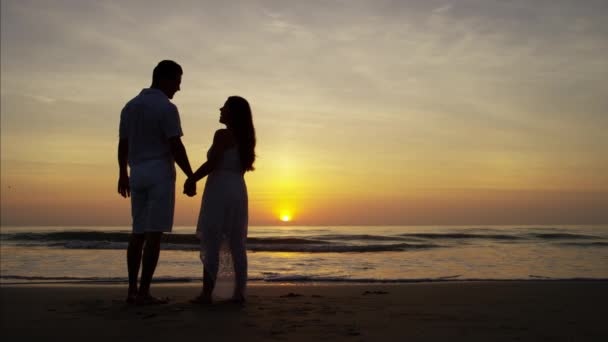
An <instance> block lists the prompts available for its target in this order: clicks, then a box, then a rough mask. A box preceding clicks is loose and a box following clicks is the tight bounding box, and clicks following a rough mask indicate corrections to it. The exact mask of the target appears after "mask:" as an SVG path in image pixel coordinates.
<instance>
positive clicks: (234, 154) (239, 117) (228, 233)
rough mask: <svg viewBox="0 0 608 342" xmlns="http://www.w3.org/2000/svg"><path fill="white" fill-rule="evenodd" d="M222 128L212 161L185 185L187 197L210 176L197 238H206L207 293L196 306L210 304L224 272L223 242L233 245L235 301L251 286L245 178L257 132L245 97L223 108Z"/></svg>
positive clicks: (209, 157) (209, 154)
mask: <svg viewBox="0 0 608 342" xmlns="http://www.w3.org/2000/svg"><path fill="white" fill-rule="evenodd" d="M220 123H223V124H225V125H226V129H219V130H217V131H216V132H215V136H214V137H213V144H212V145H211V148H210V149H209V151H208V152H207V161H206V162H205V163H203V165H201V167H200V168H199V169H198V170H197V171H196V172H195V173H194V174H193V175H192V177H190V178H188V180H186V183H185V184H184V192H186V193H193V192H195V189H196V182H197V181H198V180H200V179H201V178H203V177H205V176H208V177H207V182H206V183H205V190H204V192H203V199H202V204H201V211H200V214H199V219H198V224H197V228H196V230H197V235H198V236H199V238H200V239H201V261H202V262H203V269H204V270H203V290H202V293H201V295H200V296H198V297H197V298H195V299H194V300H193V301H194V302H197V303H211V294H212V293H213V289H214V288H215V284H216V278H217V273H218V267H219V251H220V245H221V243H222V241H224V239H225V240H226V241H227V242H228V245H229V246H230V251H231V253H232V260H233V263H234V273H235V282H236V284H235V287H234V293H233V297H232V300H233V301H235V302H239V303H244V301H245V288H246V284H247V254H246V249H245V243H246V240H247V224H248V223H247V221H248V200H247V186H246V185H245V179H244V174H245V172H247V171H253V169H254V167H253V163H254V161H255V144H256V138H255V129H254V127H253V120H252V115H251V108H250V107H249V103H248V102H247V100H245V99H244V98H242V97H239V96H231V97H229V98H228V100H226V103H225V104H224V106H223V107H222V108H220Z"/></svg>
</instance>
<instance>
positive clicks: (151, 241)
mask: <svg viewBox="0 0 608 342" xmlns="http://www.w3.org/2000/svg"><path fill="white" fill-rule="evenodd" d="M162 235H163V233H161V232H158V233H157V232H154V233H146V234H145V237H146V238H145V239H146V243H145V245H144V254H143V262H142V270H141V282H140V285H139V292H138V297H139V298H147V297H150V283H151V282H152V276H153V275H154V271H155V270H156V264H158V256H159V255H160V239H161V236H162Z"/></svg>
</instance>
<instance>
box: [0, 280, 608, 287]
mask: <svg viewBox="0 0 608 342" xmlns="http://www.w3.org/2000/svg"><path fill="white" fill-rule="evenodd" d="M24 278H26V277H24ZM529 282H541V283H559V282H592V283H593V282H599V283H602V282H605V283H607V284H608V278H584V277H574V278H549V277H538V278H530V279H525V278H524V279H522V278H518V279H484V278H470V279H467V278H465V279H458V278H453V277H446V278H437V279H399V280H381V279H379V280H359V279H353V280H350V279H341V280H315V279H311V280H289V279H287V280H283V279H277V280H268V279H254V280H248V281H247V286H278V285H290V286H324V285H325V286H331V285H335V286H350V285H372V286H382V285H387V286H388V285H407V284H441V283H529ZM127 284H128V281H127V280H126V279H120V280H88V279H84V280H78V279H74V280H71V279H67V280H56V281H55V280H49V281H21V282H19V281H15V282H3V281H0V288H1V287H11V286H28V285H35V286H44V285H57V286H62V285H65V286H78V285H89V286H96V285H99V286H113V285H114V286H123V285H127ZM201 284H202V279H189V280H184V279H182V278H180V279H175V280H161V281H155V280H153V281H152V286H171V285H185V286H187V285H192V286H194V285H201Z"/></svg>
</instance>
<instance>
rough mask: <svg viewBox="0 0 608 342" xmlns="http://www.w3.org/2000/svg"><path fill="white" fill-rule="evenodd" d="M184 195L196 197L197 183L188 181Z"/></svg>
mask: <svg viewBox="0 0 608 342" xmlns="http://www.w3.org/2000/svg"><path fill="white" fill-rule="evenodd" d="M184 193H185V194H186V195H188V196H189V197H193V196H196V181H195V180H194V179H192V178H188V179H186V182H185V183H184Z"/></svg>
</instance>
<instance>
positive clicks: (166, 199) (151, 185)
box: [130, 168, 175, 234]
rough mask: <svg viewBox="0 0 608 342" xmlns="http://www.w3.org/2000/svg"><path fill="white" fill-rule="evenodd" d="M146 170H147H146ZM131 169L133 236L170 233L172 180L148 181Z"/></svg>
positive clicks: (173, 190) (150, 178)
mask: <svg viewBox="0 0 608 342" xmlns="http://www.w3.org/2000/svg"><path fill="white" fill-rule="evenodd" d="M148 170H149V169H148ZM140 171H143V170H137V168H132V169H131V178H130V187H131V216H132V217H133V233H135V234H143V233H149V232H170V231H171V230H172V228H173V212H174V210H175V177H174V176H173V177H162V178H161V177H150V175H151V173H150V172H140Z"/></svg>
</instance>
